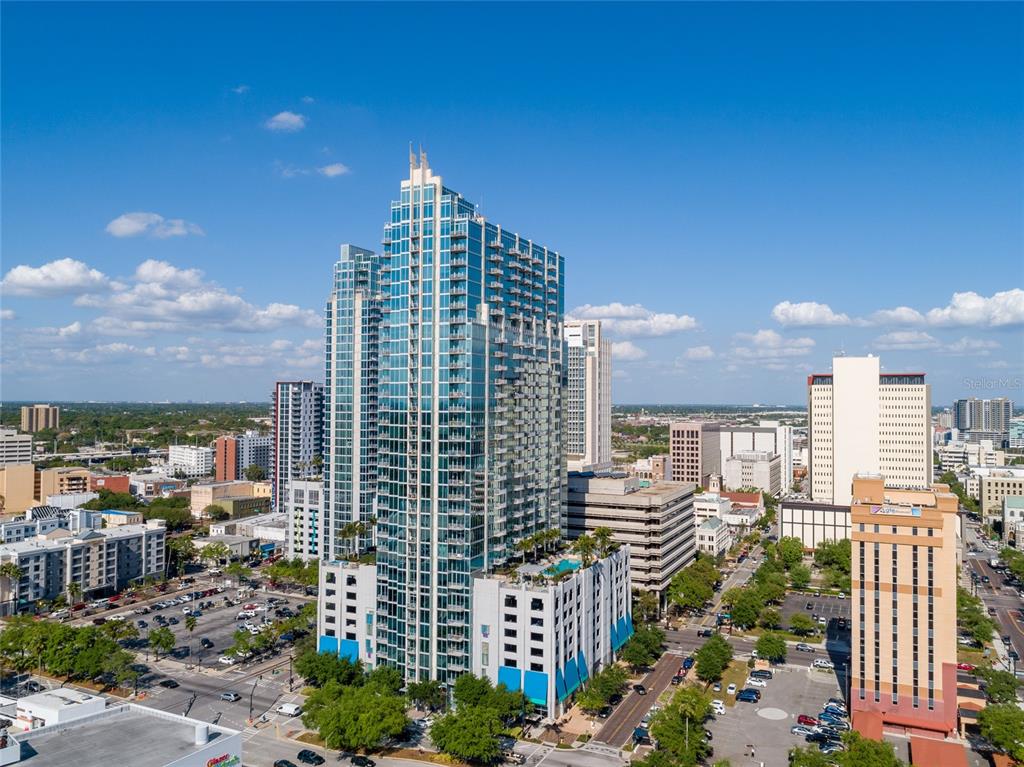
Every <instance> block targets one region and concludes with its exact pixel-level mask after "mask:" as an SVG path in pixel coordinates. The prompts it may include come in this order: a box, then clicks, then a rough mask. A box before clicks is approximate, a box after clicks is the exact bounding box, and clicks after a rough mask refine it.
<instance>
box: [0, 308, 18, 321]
mask: <svg viewBox="0 0 1024 767" xmlns="http://www.w3.org/2000/svg"><path fill="white" fill-rule="evenodd" d="M14 317H15V314H14V309H0V320H13V319H14Z"/></svg>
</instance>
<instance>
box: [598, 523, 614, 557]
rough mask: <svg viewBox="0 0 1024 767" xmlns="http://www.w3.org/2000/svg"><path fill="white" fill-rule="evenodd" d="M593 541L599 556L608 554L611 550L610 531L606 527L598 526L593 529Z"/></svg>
mask: <svg viewBox="0 0 1024 767" xmlns="http://www.w3.org/2000/svg"><path fill="white" fill-rule="evenodd" d="M594 543H595V544H597V550H598V552H599V553H600V554H601V558H602V559H603V558H604V557H606V556H608V555H609V554H610V553H611V552H612V551H613V549H612V531H611V529H610V528H607V527H603V526H602V527H598V528H596V529H595V530H594Z"/></svg>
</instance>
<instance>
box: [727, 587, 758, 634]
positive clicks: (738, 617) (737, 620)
mask: <svg viewBox="0 0 1024 767" xmlns="http://www.w3.org/2000/svg"><path fill="white" fill-rule="evenodd" d="M764 602H765V600H764V599H762V597H761V594H760V593H759V590H758V589H756V588H747V589H743V591H742V592H741V593H740V595H739V598H738V599H737V600H736V604H734V605H733V606H732V622H733V624H734V625H736V626H740V627H741V628H749V627H751V626H753V625H754V624H755V623H757V617H758V616H759V615H760V614H761V608H762V607H764Z"/></svg>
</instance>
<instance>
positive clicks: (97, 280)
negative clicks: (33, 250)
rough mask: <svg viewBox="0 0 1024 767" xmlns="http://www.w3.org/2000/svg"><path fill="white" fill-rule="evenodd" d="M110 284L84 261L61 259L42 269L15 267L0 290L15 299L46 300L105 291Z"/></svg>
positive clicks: (44, 265)
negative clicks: (32, 298) (16, 297)
mask: <svg viewBox="0 0 1024 767" xmlns="http://www.w3.org/2000/svg"><path fill="white" fill-rule="evenodd" d="M109 286H110V280H108V279H107V276H106V275H105V274H103V272H100V271H97V270H96V269H90V268H89V267H88V266H87V265H85V264H84V263H82V262H81V261H76V260H75V259H73V258H62V259H59V260H57V261H51V262H50V263H48V264H43V265H42V266H26V265H24V264H22V265H20V266H16V267H14V268H13V269H11V270H10V271H9V272H7V275H6V276H5V277H4V279H3V281H2V282H0V290H2V292H3V293H5V294H7V295H12V296H32V297H35V298H44V297H50V296H66V295H74V294H76V293H86V292H95V291H100V290H106V289H107V288H108V287H109Z"/></svg>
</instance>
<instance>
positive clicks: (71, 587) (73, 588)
mask: <svg viewBox="0 0 1024 767" xmlns="http://www.w3.org/2000/svg"><path fill="white" fill-rule="evenodd" d="M65 590H66V591H67V592H68V602H69V603H70V606H71V612H72V613H73V612H74V611H75V605H76V604H78V600H79V599H81V598H82V584H81V583H79V582H78V581H71V582H69V583H68V585H67V587H66V589H65Z"/></svg>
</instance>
